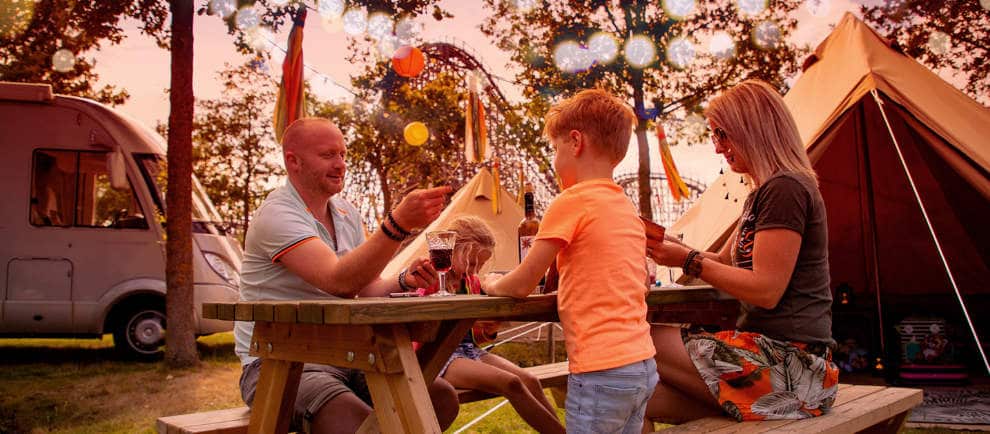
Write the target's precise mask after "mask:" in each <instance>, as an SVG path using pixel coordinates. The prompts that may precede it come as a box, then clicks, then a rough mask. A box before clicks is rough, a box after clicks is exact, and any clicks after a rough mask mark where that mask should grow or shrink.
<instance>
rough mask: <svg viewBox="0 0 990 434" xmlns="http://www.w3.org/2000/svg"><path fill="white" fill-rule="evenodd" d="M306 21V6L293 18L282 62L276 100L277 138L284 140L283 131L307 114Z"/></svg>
mask: <svg viewBox="0 0 990 434" xmlns="http://www.w3.org/2000/svg"><path fill="white" fill-rule="evenodd" d="M305 23H306V7H305V6H302V7H300V8H299V12H298V13H297V14H296V15H295V17H293V19H292V31H291V32H289V44H288V49H287V50H286V54H285V60H284V61H283V62H282V82H281V83H280V84H279V86H278V100H276V102H275V140H276V141H278V142H279V143H281V142H282V133H283V132H285V129H286V127H288V126H289V124H291V123H292V122H293V121H295V120H296V119H299V118H302V117H305V116H306V95H305V93H304V91H305V88H304V86H303V67H304V66H305V65H304V64H303V52H302V42H303V27H304V26H305Z"/></svg>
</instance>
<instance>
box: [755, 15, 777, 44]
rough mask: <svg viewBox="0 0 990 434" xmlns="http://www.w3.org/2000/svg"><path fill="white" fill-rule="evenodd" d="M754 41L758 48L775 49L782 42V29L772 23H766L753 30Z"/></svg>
mask: <svg viewBox="0 0 990 434" xmlns="http://www.w3.org/2000/svg"><path fill="white" fill-rule="evenodd" d="M753 41H754V42H755V43H756V46H757V47H760V48H763V49H769V48H774V47H776V46H777V43H779V42H780V29H779V28H778V27H777V25H776V24H774V23H773V22H772V21H764V22H762V23H760V24H758V25H757V26H756V27H755V28H754V29H753Z"/></svg>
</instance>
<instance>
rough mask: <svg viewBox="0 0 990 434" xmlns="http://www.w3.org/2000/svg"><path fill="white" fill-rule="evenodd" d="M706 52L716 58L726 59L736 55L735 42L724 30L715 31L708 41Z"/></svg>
mask: <svg viewBox="0 0 990 434" xmlns="http://www.w3.org/2000/svg"><path fill="white" fill-rule="evenodd" d="M708 52H710V53H711V54H712V55H713V56H715V58H716V59H719V60H726V59H730V58H732V56H735V55H736V43H735V42H734V41H733V40H732V36H729V34H728V33H726V32H715V34H714V35H712V39H711V40H710V41H708Z"/></svg>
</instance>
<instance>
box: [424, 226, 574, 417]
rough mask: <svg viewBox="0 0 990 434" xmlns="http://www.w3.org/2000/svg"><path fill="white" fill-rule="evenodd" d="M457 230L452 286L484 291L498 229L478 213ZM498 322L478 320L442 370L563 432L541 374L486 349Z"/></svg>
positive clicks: (459, 385)
mask: <svg viewBox="0 0 990 434" xmlns="http://www.w3.org/2000/svg"><path fill="white" fill-rule="evenodd" d="M447 230H451V231H454V232H456V233H457V241H456V242H455V244H454V255H453V258H452V266H451V269H450V272H449V273H448V275H449V276H450V278H449V279H447V282H448V285H451V287H450V288H447V290H448V291H450V292H455V293H463V294H478V293H480V292H481V284H480V282H479V280H478V277H477V275H478V274H479V270H480V269H481V268H482V267H483V266H484V265H485V263H487V262H488V260H489V259H491V257H492V252H493V251H494V249H495V235H494V234H493V233H492V231H491V229H490V228H489V227H488V225H487V224H486V223H485V222H484V221H482V220H481V219H479V218H477V217H472V216H461V217H457V218H456V219H454V220H453V221H452V222H451V223H450V224H449V225H448V227H447ZM436 285H437V284H434V286H433V287H431V288H429V289H427V290H426V291H424V293H426V294H430V293H433V292H436V291H437V289H438V288H437V286H436ZM497 329H498V324H497V323H494V322H491V321H478V322H477V323H476V324H475V326H474V327H473V328H472V330H471V331H470V332H468V334H467V335H466V336H464V339H463V340H462V341H461V344H460V345H458V347H457V349H456V350H454V354H453V355H451V356H450V360H448V361H447V365H446V366H444V368H443V370H441V371H440V376H441V377H443V379H445V380H447V382H449V383H450V384H451V385H453V386H454V387H456V388H458V389H474V390H481V391H483V392H488V393H495V394H499V395H502V396H504V397H505V398H506V399H508V400H509V403H511V404H512V407H513V408H515V409H516V412H517V413H519V416H521V417H522V418H523V420H525V421H526V423H528V424H529V425H530V426H532V427H533V428H535V429H536V430H537V431H539V432H541V433H563V432H564V427H563V425H561V423H560V420H559V419H558V418H557V411H556V410H555V409H554V407H553V405H552V404H550V401H549V400H547V397H546V395H544V394H543V387H542V386H541V385H540V380H539V379H537V378H536V377H534V376H533V375H532V374H530V373H528V372H526V371H525V370H523V369H522V368H520V367H518V366H516V365H515V364H514V363H512V362H510V361H508V360H506V359H504V358H502V357H499V356H497V355H495V354H491V353H489V352H487V351H485V350H484V349H483V348H482V346H483V345H486V344H488V343H490V342H492V341H493V340H494V337H495V331H496V330H497Z"/></svg>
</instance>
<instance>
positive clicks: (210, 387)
mask: <svg viewBox="0 0 990 434" xmlns="http://www.w3.org/2000/svg"><path fill="white" fill-rule="evenodd" d="M233 346H234V344H233V335H232V334H231V333H222V334H217V335H213V336H208V337H203V338H200V339H199V348H200V357H201V359H202V361H203V363H202V364H201V365H200V366H199V367H197V368H193V369H184V370H169V369H166V368H165V366H164V364H163V363H162V362H154V363H139V362H133V361H120V360H117V359H116V358H115V357H114V353H113V338H112V337H111V336H110V335H107V336H104V338H103V339H102V340H95V339H92V340H84V339H0V354H3V357H2V358H0V433H32V434H33V433H154V432H155V428H154V426H155V425H154V424H155V419H157V418H158V417H161V416H167V415H174V414H183V413H192V412H196V411H206V410H216V409H223V408H231V407H239V406H242V405H244V404H243V403H242V402H241V398H240V392H239V391H238V388H237V381H238V378H239V376H240V372H241V369H240V364H239V362H238V360H237V357H236V356H234V350H233ZM563 351H564V350H563V345H558V347H557V353H558V360H563ZM494 352H496V353H498V354H500V355H502V356H503V357H506V358H508V359H510V360H515V361H517V362H518V363H519V364H520V365H521V366H532V365H536V364H542V363H547V360H546V359H547V357H546V354H547V353H546V347H545V344H544V343H540V344H525V343H519V344H517V343H510V344H506V345H501V346H499V347H497V348H496V349H495V351H494ZM502 401H503V399H501V398H496V399H491V400H487V401H480V402H475V403H471V404H465V405H463V406H461V410H460V414H459V416H458V418H457V420H456V421H455V422H454V425H453V426H452V427H451V428H450V429H448V430H447V432H454V431H456V430H457V429H459V428H460V427H462V426H464V425H465V424H467V423H469V422H470V421H472V420H474V419H475V418H476V417H477V416H479V415H481V414H482V413H484V412H486V411H488V410H489V409H491V408H492V407H495V406H496V405H498V404H499V403H501V402H502ZM551 402H552V399H551ZM558 414H559V415H560V418H561V420H562V421H563V417H564V413H563V410H558ZM465 432H469V433H472V432H473V433H529V432H534V431H533V430H531V429H530V428H529V427H528V426H527V425H526V424H525V423H524V422H523V421H522V419H521V418H519V416H518V415H517V414H516V412H515V410H513V409H512V406H511V405H508V404H506V405H504V406H502V407H500V408H499V409H498V410H496V411H495V412H493V413H492V414H490V415H488V416H487V417H485V418H484V419H483V420H481V421H480V422H478V423H477V424H475V425H472V426H471V427H470V428H468V429H467V430H466V431H465ZM907 432H910V433H926V434H935V433H938V434H941V433H951V432H954V431H950V430H908V431H907Z"/></svg>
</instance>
